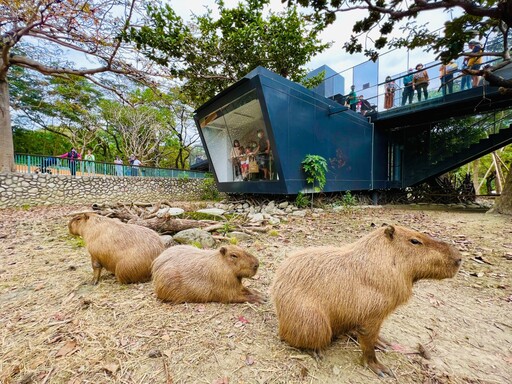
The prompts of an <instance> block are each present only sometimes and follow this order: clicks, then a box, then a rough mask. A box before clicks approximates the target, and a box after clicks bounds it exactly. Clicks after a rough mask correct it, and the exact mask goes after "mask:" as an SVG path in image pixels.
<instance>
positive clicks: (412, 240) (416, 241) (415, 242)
mask: <svg viewBox="0 0 512 384" xmlns="http://www.w3.org/2000/svg"><path fill="white" fill-rule="evenodd" d="M411 243H413V244H414V245H418V244H421V241H419V240H417V239H411Z"/></svg>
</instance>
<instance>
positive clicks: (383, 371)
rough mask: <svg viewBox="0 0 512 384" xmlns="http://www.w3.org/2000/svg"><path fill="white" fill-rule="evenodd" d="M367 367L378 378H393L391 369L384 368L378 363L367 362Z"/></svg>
mask: <svg viewBox="0 0 512 384" xmlns="http://www.w3.org/2000/svg"><path fill="white" fill-rule="evenodd" d="M368 367H369V368H370V369H371V370H372V371H373V372H375V373H376V374H377V376H379V377H386V375H387V376H389V377H395V374H394V373H393V371H392V370H391V369H389V368H388V367H386V366H385V365H384V364H381V363H379V362H378V361H375V362H368Z"/></svg>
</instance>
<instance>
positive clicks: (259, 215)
mask: <svg viewBox="0 0 512 384" xmlns="http://www.w3.org/2000/svg"><path fill="white" fill-rule="evenodd" d="M249 218H250V219H251V222H253V223H259V222H262V221H263V220H264V219H265V218H264V217H263V214H262V213H255V214H253V215H249Z"/></svg>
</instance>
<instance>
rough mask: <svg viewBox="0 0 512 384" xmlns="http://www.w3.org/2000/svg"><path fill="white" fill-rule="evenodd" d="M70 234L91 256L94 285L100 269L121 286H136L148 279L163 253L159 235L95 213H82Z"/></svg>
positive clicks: (70, 224) (73, 224) (73, 223)
mask: <svg viewBox="0 0 512 384" xmlns="http://www.w3.org/2000/svg"><path fill="white" fill-rule="evenodd" d="M68 228H69V233H71V234H72V235H79V236H82V238H83V239H84V241H85V244H86V247H87V251H89V254H90V255H91V261H92V269H93V271H94V279H93V283H94V284H97V283H98V281H99V279H100V274H101V269H102V268H105V269H106V270H107V271H110V272H112V273H114V274H115V276H116V279H117V280H118V281H119V282H120V283H124V284H127V283H138V282H144V281H148V280H150V279H151V263H152V262H153V260H154V259H155V258H156V257H157V256H158V255H159V254H160V253H161V252H162V251H163V250H164V245H163V243H162V240H161V239H160V236H159V235H158V233H156V232H155V231H153V230H152V229H149V228H146V227H142V226H140V225H134V224H125V223H122V222H121V221H119V220H116V219H111V218H108V217H104V216H100V215H97V214H95V213H81V214H79V215H77V216H75V217H73V218H72V219H71V220H70V221H69V223H68Z"/></svg>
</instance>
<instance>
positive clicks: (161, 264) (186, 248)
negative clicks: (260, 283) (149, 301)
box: [152, 245, 262, 303]
mask: <svg viewBox="0 0 512 384" xmlns="http://www.w3.org/2000/svg"><path fill="white" fill-rule="evenodd" d="M258 266H259V262H258V259H257V258H256V257H254V256H253V255H251V254H250V253H249V252H247V251H245V250H243V249H242V248H240V247H237V246H234V245H224V246H222V247H220V248H219V249H217V250H204V249H198V248H196V247H193V246H190V245H177V246H174V247H170V248H168V249H166V250H165V251H164V252H162V254H161V255H160V256H158V257H157V258H156V259H155V261H154V262H153V268H152V269H153V284H154V287H155V292H156V295H157V297H158V298H159V299H161V300H163V301H168V302H172V303H186V302H189V303H206V302H211V301H216V302H221V303H243V302H246V301H248V302H250V303H260V302H262V299H261V297H260V295H259V294H258V293H256V292H253V291H251V290H250V289H248V288H246V287H244V286H243V284H242V278H243V277H253V276H254V275H255V274H256V272H257V271H258Z"/></svg>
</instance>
